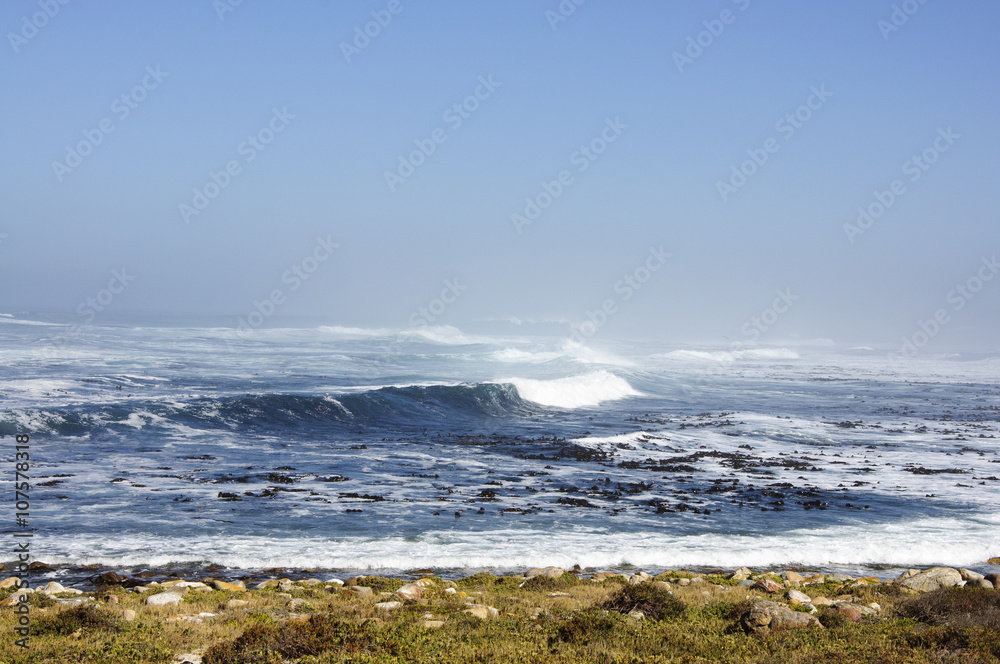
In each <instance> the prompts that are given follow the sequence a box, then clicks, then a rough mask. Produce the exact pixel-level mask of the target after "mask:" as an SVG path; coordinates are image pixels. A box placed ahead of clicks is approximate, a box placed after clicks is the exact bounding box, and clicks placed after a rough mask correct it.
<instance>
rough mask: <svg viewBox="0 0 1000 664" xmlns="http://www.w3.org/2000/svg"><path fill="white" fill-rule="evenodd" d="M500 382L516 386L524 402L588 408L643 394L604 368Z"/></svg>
mask: <svg viewBox="0 0 1000 664" xmlns="http://www.w3.org/2000/svg"><path fill="white" fill-rule="evenodd" d="M498 382H501V383H510V384H511V385H513V386H514V387H515V388H517V393H518V394H519V395H520V396H521V398H522V399H524V400H525V401H531V402H534V403H537V404H540V405H542V406H554V407H557V408H586V407H588V406H597V405H600V404H602V403H604V402H607V401H616V400H618V399H624V398H626V397H636V396H642V395H641V393H640V392H637V391H636V390H634V389H633V388H632V386H631V385H629V384H628V381H626V380H625V379H624V378H620V377H618V376H616V375H614V374H613V373H611V372H610V371H605V370H601V371H594V372H592V373H588V374H583V375H580V376H568V377H566V378H556V379H553V380H535V379H532V378H506V379H504V380H501V381H498Z"/></svg>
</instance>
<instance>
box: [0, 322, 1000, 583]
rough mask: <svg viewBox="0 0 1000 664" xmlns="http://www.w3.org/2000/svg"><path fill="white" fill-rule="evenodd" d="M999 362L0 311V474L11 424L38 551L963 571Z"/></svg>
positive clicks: (128, 562) (987, 484)
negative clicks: (25, 461)
mask: <svg viewBox="0 0 1000 664" xmlns="http://www.w3.org/2000/svg"><path fill="white" fill-rule="evenodd" d="M998 369H1000V359H998V358H997V357H990V356H968V355H950V356H941V355H933V354H930V353H925V354H923V355H920V356H917V357H914V358H908V359H899V358H895V359H894V358H891V357H889V356H887V354H886V353H885V352H884V351H883V352H879V351H877V350H873V349H871V348H846V347H841V346H837V345H836V344H833V343H802V344H795V345H787V344H786V345H784V346H781V347H754V348H725V347H705V346H693V345H680V344H671V343H667V342H655V341H647V342H642V343H639V342H623V341H619V342H611V341H605V342H602V343H600V344H588V345H579V344H575V343H572V342H567V341H566V340H565V339H562V338H559V337H555V336H553V337H524V336H504V335H498V336H478V335H474V334H468V333H464V332H462V331H460V330H457V329H455V328H450V327H430V326H424V327H419V328H416V329H413V330H389V329H356V328H339V327H330V326H317V327H312V328H303V329H292V328H288V329H260V330H254V331H252V332H249V333H247V332H239V331H237V330H236V329H234V328H232V327H208V326H190V327H178V326H163V325H161V326H157V325H122V324H118V325H104V326H101V325H89V326H85V327H79V326H75V327H70V326H66V325H56V324H49V323H44V322H42V321H39V320H28V319H26V318H18V317H15V316H11V315H5V316H0V434H3V436H4V439H3V440H2V441H0V444H2V445H3V448H2V449H3V455H2V457H3V459H4V460H5V462H6V463H5V464H4V465H3V466H2V467H0V472H2V475H0V476H2V477H3V479H4V480H5V481H6V480H11V481H13V470H14V465H13V462H12V460H13V444H14V438H13V436H14V435H15V434H28V435H30V440H31V450H32V464H31V471H30V474H31V483H32V491H31V497H32V519H31V528H32V530H33V532H34V538H33V555H34V557H35V558H36V559H41V560H44V561H45V562H47V563H48V564H50V565H62V566H82V565H88V564H100V565H106V566H112V567H129V568H139V567H156V566H167V565H179V564H183V565H195V566H196V565H208V564H216V565H223V566H226V567H230V568H240V569H266V568H273V567H283V568H310V569H320V568H322V569H355V570H388V571H391V570H404V569H409V568H433V569H437V570H445V569H450V570H471V569H481V568H491V569H498V570H508V569H518V568H523V567H528V566H535V565H559V566H563V567H569V566H572V565H581V566H582V567H593V568H598V569H621V568H627V567H629V566H635V567H640V568H644V569H658V568H669V567H674V568H676V567H699V568H705V567H736V566H740V565H747V566H750V567H780V566H789V565H796V566H804V567H811V568H819V569H843V568H850V569H855V570H866V569H867V570H877V569H885V568H896V567H907V566H926V565H930V564H934V563H947V564H949V565H966V566H976V565H980V566H981V565H983V564H984V562H985V561H986V559H987V558H989V557H991V556H997V555H1000V535H998V533H1000V528H998V527H1000V444H998V442H1000V385H998V380H997V377H998V375H1000V374H998ZM8 486H13V485H12V484H8ZM12 498H13V491H12V490H11V491H4V492H3V498H2V501H3V504H4V505H5V509H6V511H7V512H8V516H10V519H7V521H8V522H9V524H10V526H11V528H13V521H12V519H13V512H14V505H13V500H12ZM4 518H5V519H6V518H7V517H4ZM11 528H5V530H7V531H8V532H9V531H10V530H11ZM0 557H2V556H0Z"/></svg>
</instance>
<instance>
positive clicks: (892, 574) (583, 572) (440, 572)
mask: <svg viewBox="0 0 1000 664" xmlns="http://www.w3.org/2000/svg"><path fill="white" fill-rule="evenodd" d="M17 565H18V563H17V562H13V561H4V562H3V567H2V568H0V577H4V578H6V577H8V576H10V575H11V574H17V573H16V572H13V570H15V569H17ZM30 567H31V569H29V570H28V573H27V575H26V576H25V578H27V579H29V580H30V581H29V582H31V583H32V585H36V583H38V582H41V583H42V585H44V583H46V582H49V581H57V582H59V583H62V584H63V585H67V584H69V585H73V586H80V587H81V589H82V590H93V589H94V588H96V587H97V586H98V584H97V583H95V582H94V579H96V578H97V577H99V576H101V575H103V574H108V573H114V574H117V575H119V576H122V577H130V578H135V579H143V580H147V581H155V582H158V583H163V582H168V581H171V580H176V579H192V578H201V577H212V578H218V579H221V580H226V581H242V582H244V583H247V584H248V585H249V584H251V583H257V582H261V581H266V580H269V579H276V578H289V579H292V580H293V581H300V580H304V579H308V578H312V577H323V578H328V577H341V578H350V577H359V576H372V577H383V578H387V579H411V578H412V579H417V578H420V577H424V576H434V577H437V578H440V579H443V580H448V581H455V580H459V579H462V578H466V577H469V576H473V575H475V574H492V575H494V576H498V577H503V576H518V575H521V574H524V573H525V572H526V570H528V569H533V568H536V569H540V568H546V567H549V568H552V567H557V568H560V569H562V567H560V566H552V565H544V564H540V565H535V566H531V567H526V566H512V567H425V568H409V569H403V568H366V567H353V568H351V567H336V568H324V567H315V568H305V567H269V568H235V567H225V566H223V565H217V564H213V563H209V562H206V563H203V564H192V563H176V564H168V565H150V566H145V565H117V566H116V565H99V564H94V565H59V564H52V565H49V564H47V563H45V562H44V561H34V562H32V563H31V564H30ZM742 567H743V566H740V567H719V566H706V565H690V566H685V567H664V566H649V565H645V566H643V565H628V564H625V565H614V566H607V567H581V566H579V565H574V566H572V567H569V568H566V571H567V572H569V573H572V574H576V575H578V576H579V577H580V578H586V577H589V576H592V575H595V574H625V575H632V574H636V573H647V574H650V575H651V576H654V577H656V576H659V575H663V574H669V573H671V572H682V573H691V574H702V575H706V576H726V575H729V574H731V573H732V572H733V571H735V570H736V569H740V568H742ZM746 567H751V566H746ZM931 567H951V568H956V569H958V568H965V569H969V570H971V571H973V572H977V573H979V574H983V575H987V574H995V573H1000V557H995V558H990V559H989V560H987V561H983V562H982V563H980V564H975V565H952V564H950V563H948V562H935V563H932V564H925V563H920V564H915V565H907V566H903V565H886V564H877V563H875V564H870V565H835V564H831V565H816V566H811V565H796V564H782V565H768V566H753V567H752V569H753V570H754V571H755V573H763V574H781V573H782V572H789V571H791V572H796V573H799V574H804V575H813V574H823V575H830V574H834V575H844V576H850V577H854V578H863V577H864V578H873V579H878V580H880V581H882V582H886V581H889V580H891V579H894V578H896V577H897V576H899V575H900V574H901V573H903V572H905V571H907V570H909V569H927V568H931Z"/></svg>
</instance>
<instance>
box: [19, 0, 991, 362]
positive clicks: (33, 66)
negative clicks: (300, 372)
mask: <svg viewBox="0 0 1000 664" xmlns="http://www.w3.org/2000/svg"><path fill="white" fill-rule="evenodd" d="M576 2H580V0H576ZM576 2H574V1H573V0H563V2H561V3H560V2H558V1H557V0H534V1H520V0H503V1H501V2H484V1H479V2H470V1H465V2H460V1H458V0H453V1H433V0H417V1H412V0H391V1H390V0H372V1H366V2H360V1H359V2H344V1H340V0H337V1H333V0H300V1H298V2H281V3H279V2H273V1H272V2H267V1H265V0H243V1H242V2H238V0H217V1H215V2H213V0H178V1H174V2H169V3H168V2H153V1H141V0H130V1H128V2H126V1H123V0H117V1H110V0H109V1H103V2H97V1H93V0H92V1H89V2H87V1H84V0H31V1H29V0H7V1H6V2H4V3H3V6H2V9H0V26H2V28H3V31H4V33H5V37H4V42H5V43H4V44H3V46H2V47H0V51H2V55H0V83H2V89H3V102H2V103H0V122H2V125H3V127H4V141H3V159H2V162H0V163H2V167H0V168H2V171H0V182H2V188H0V197H2V198H0V234H3V236H2V238H0V283H2V285H3V288H2V291H0V312H7V313H16V312H23V311H33V312H42V311H47V312H53V311H62V312H65V313H66V314H69V315H72V316H75V317H76V318H81V317H86V318H90V319H93V320H94V321H95V322H99V321H100V320H101V318H102V317H106V316H111V315H116V316H119V315H128V314H133V313H144V314H146V313H157V314H181V315H208V314H213V315H225V316H229V317H231V318H232V321H233V324H234V325H235V324H236V318H237V317H238V316H242V317H246V316H247V315H248V314H249V313H250V312H253V311H255V302H256V303H260V304H262V307H258V308H262V309H264V310H266V311H267V312H272V311H273V313H271V315H270V316H268V317H267V320H266V322H265V324H266V325H280V324H282V320H283V319H286V318H287V320H292V319H291V318H290V317H293V316H295V317H297V316H315V317H318V318H320V319H322V320H324V321H326V322H328V323H330V324H334V325H349V326H388V327H406V326H409V325H412V324H413V323H414V322H418V323H419V322H432V323H434V324H449V325H455V326H457V327H460V328H462V327H463V326H465V325H471V324H473V323H474V322H475V321H481V320H484V319H490V318H508V317H514V318H516V319H519V320H521V321H528V320H544V319H557V320H565V321H569V322H572V323H580V322H582V321H585V320H587V312H588V311H590V312H596V311H597V310H598V309H600V308H602V307H603V306H604V305H605V304H608V303H610V304H609V305H608V307H607V308H608V311H610V312H611V313H609V314H606V317H607V323H606V325H603V326H602V328H601V330H600V334H602V335H603V334H607V335H609V336H636V337H654V338H662V339H667V340H673V339H680V338H686V339H704V340H707V341H720V340H722V339H723V338H724V337H725V338H729V339H744V340H748V339H751V338H759V340H760V341H761V342H768V341H779V340H781V339H785V338H791V337H795V336H797V337H799V338H802V339H810V338H816V337H825V338H830V339H834V340H836V341H845V342H852V341H856V342H859V343H860V342H865V343H871V344H885V345H887V346H892V345H893V344H896V345H898V344H899V340H900V339H901V337H902V336H904V335H909V336H912V335H913V334H914V333H916V332H917V331H918V330H920V329H921V328H920V322H921V321H924V322H925V323H926V322H927V321H930V320H932V319H933V318H934V316H935V315H936V314H937V315H938V316H939V323H938V326H937V328H934V325H933V324H928V325H926V326H925V327H928V329H932V330H933V334H932V335H931V336H937V340H936V342H935V343H940V344H941V345H942V347H945V346H947V345H951V344H955V345H962V344H965V345H968V344H976V345H980V346H985V345H992V346H994V347H995V345H996V340H995V339H996V337H997V334H996V332H997V329H998V323H1000V279H993V278H992V277H993V276H994V274H995V273H996V271H997V269H998V268H996V267H994V266H993V265H992V264H991V263H990V260H991V259H992V258H993V257H994V256H996V255H997V254H1000V241H998V240H1000V232H998V225H997V220H998V214H997V209H998V206H997V191H998V187H997V175H998V171H1000V167H998V163H997V159H998V157H997V155H1000V123H998V122H997V117H998V114H997V113H998V108H1000V94H998V90H1000V40H998V39H997V38H996V26H997V25H998V24H1000V5H998V4H997V3H996V2H995V1H994V0H966V1H961V2H951V3H947V2H940V1H930V2H926V1H924V2H918V1H917V0H907V2H897V3H895V4H894V3H893V2H890V1H888V0H886V1H884V2H880V1H876V0H844V1H841V2H823V3H817V2H801V1H797V2H792V1H791V0H785V1H772V2H763V1H762V0H738V1H730V0H714V1H712V2H704V1H703V2H694V1H693V0H691V1H678V2H654V1H651V0H650V1H643V2H614V3H612V2H608V1H607V0H587V1H586V2H582V3H581V4H576ZM366 32H367V34H366ZM915 159H916V160H915ZM227 169H228V172H227ZM740 171H742V172H740ZM533 206H538V207H537V209H536V208H534V207H533ZM859 207H861V208H863V209H864V210H867V211H868V212H869V214H870V215H871V216H870V217H869V218H867V219H866V218H862V219H860V221H859V212H858V209H859ZM513 215H518V216H517V217H514V216H513ZM333 245H338V246H333ZM984 261H985V262H984ZM115 270H117V271H118V273H117V276H116V274H115V273H114V271H115ZM122 270H124V273H123V272H122ZM123 282H127V283H123ZM959 286H961V289H959ZM104 289H109V290H107V291H106V292H105V293H104V294H103V295H102V291H104ZM112 291H120V292H117V293H112ZM777 291H781V292H782V293H783V294H784V296H785V297H784V299H782V298H781V297H779V295H778V293H777ZM443 293H444V295H443ZM273 295H274V296H275V297H274V298H273V300H274V302H272V303H271V304H266V303H264V300H267V299H269V298H271V297H272V296H273ZM109 296H112V297H109ZM442 297H443V299H441V301H440V302H438V303H435V300H436V299H439V298H442ZM88 298H91V299H92V302H94V303H97V305H98V306H99V307H100V309H101V311H97V307H94V306H93V304H86V303H87V299H88ZM446 300H452V301H451V302H448V303H447V304H444V303H445V301H446ZM779 300H780V301H779ZM101 302H104V304H101ZM421 307H423V308H424V309H425V310H426V311H427V312H428V313H429V314H430V315H425V314H423V313H420V310H421ZM770 308H773V309H774V311H772V312H771V313H768V309H770ZM779 310H780V311H779ZM433 312H437V313H433ZM942 312H943V316H942ZM761 316H763V319H762V318H761ZM754 317H756V318H757V320H763V321H765V322H761V323H760V324H758V323H755V322H753V321H754V320H755V319H754ZM431 318H433V320H431ZM595 318H596V319H598V320H599V321H601V322H603V320H604V319H603V318H601V315H596V316H595ZM88 322H89V321H88ZM748 326H749V327H748ZM520 329H527V326H522V328H520ZM567 329H568V328H567ZM748 329H749V332H748ZM754 331H756V332H758V334H753V332H754Z"/></svg>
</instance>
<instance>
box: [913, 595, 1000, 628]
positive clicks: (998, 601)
mask: <svg viewBox="0 0 1000 664" xmlns="http://www.w3.org/2000/svg"><path fill="white" fill-rule="evenodd" d="M899 613H900V614H901V615H903V616H905V617H907V618H914V619H915V620H919V621H920V622H922V623H926V624H928V625H934V626H948V627H985V628H987V629H995V630H1000V592H996V591H995V590H989V589H986V588H942V589H940V590H935V591H933V592H929V593H926V594H923V595H917V596H914V597H911V598H910V599H908V600H906V601H904V602H903V603H902V604H901V605H900V607H899Z"/></svg>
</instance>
